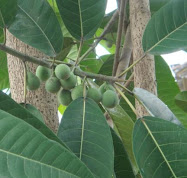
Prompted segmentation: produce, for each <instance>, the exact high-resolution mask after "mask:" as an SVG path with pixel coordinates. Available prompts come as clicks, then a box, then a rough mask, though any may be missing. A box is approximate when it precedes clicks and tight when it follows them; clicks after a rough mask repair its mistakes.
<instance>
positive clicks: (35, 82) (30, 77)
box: [27, 71, 40, 90]
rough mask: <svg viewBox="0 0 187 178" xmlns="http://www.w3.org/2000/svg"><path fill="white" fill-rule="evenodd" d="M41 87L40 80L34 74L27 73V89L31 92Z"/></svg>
mask: <svg viewBox="0 0 187 178" xmlns="http://www.w3.org/2000/svg"><path fill="white" fill-rule="evenodd" d="M39 87H40V80H39V78H38V77H37V76H36V75H34V74H33V73H32V72H30V71H27V88H28V89H29V90H37V89H38V88H39Z"/></svg>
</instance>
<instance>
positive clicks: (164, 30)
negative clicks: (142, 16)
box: [143, 0, 187, 55]
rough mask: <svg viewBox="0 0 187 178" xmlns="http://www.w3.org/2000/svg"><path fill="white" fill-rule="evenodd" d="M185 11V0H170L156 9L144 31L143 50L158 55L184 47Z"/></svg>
mask: <svg viewBox="0 0 187 178" xmlns="http://www.w3.org/2000/svg"><path fill="white" fill-rule="evenodd" d="M186 12H187V1H186V0H172V1H170V2H169V3H167V4H166V5H165V6H164V7H162V8H161V9H160V10H159V11H157V12H156V13H155V14H154V15H153V16H152V18H151V20H150V21H149V23H148V25H147V27H146V29H145V32H144V36H143V49H144V51H145V52H149V53H150V54H155V55H157V54H158V55H159V54H164V53H170V52H174V51H178V50H180V49H183V48H186V47H187V38H186V28H187V17H186Z"/></svg>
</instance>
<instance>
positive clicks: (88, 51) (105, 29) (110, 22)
mask: <svg viewBox="0 0 187 178" xmlns="http://www.w3.org/2000/svg"><path fill="white" fill-rule="evenodd" d="M117 16H118V10H116V12H115V13H114V14H113V16H112V18H111V19H110V21H109V22H108V24H107V26H106V27H105V28H104V30H103V33H102V34H101V35H100V36H99V37H98V39H97V40H96V41H95V42H94V43H93V44H92V46H91V47H90V48H89V49H88V50H87V51H86V52H85V53H84V54H83V55H82V56H81V57H80V61H82V60H83V59H85V58H86V57H87V56H88V55H89V54H90V52H92V51H93V49H95V47H96V46H97V45H98V43H99V42H100V41H101V40H102V39H103V38H104V36H105V35H106V34H107V33H108V32H109V31H110V29H111V28H112V26H113V24H114V22H115V21H116V18H117Z"/></svg>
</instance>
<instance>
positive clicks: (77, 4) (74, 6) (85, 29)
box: [56, 0, 107, 40]
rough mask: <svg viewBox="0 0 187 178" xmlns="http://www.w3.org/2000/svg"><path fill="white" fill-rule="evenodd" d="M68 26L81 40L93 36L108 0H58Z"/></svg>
mask: <svg viewBox="0 0 187 178" xmlns="http://www.w3.org/2000/svg"><path fill="white" fill-rule="evenodd" d="M56 2H57V5H58V8H59V11H60V14H61V17H62V19H63V22H64V24H65V26H66V28H67V29H68V30H69V32H70V33H71V35H72V36H73V37H74V38H76V39H78V40H80V39H81V38H83V39H84V40H87V39H89V38H91V37H92V36H93V35H94V33H95V32H96V30H97V28H98V27H99V25H100V23H101V21H102V19H103V17H104V14H105V8H106V2H107V1H106V0H94V1H88V0H74V1H69V0H57V1H56Z"/></svg>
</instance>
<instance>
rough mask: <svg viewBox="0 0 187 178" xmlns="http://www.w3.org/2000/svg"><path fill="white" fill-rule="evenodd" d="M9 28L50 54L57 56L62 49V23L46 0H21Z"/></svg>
mask: <svg viewBox="0 0 187 178" xmlns="http://www.w3.org/2000/svg"><path fill="white" fill-rule="evenodd" d="M8 29H9V31H10V32H11V33H12V34H13V35H14V36H15V37H17V38H18V39H20V40H21V41H23V42H24V43H26V44H28V45H30V46H32V47H35V48H36V49H38V50H40V51H41V52H43V53H44V54H46V55H48V56H52V57H55V56H56V55H57V54H58V53H59V52H60V51H61V49H62V43H63V37H62V32H61V28H60V24H59V22H58V20H57V17H56V15H55V13H54V11H53V10H52V8H51V7H50V5H49V4H48V2H46V1H44V0H32V1H30V0H19V1H18V12H17V15H16V18H15V20H14V22H13V23H12V24H11V26H10V27H9V28H8Z"/></svg>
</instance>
